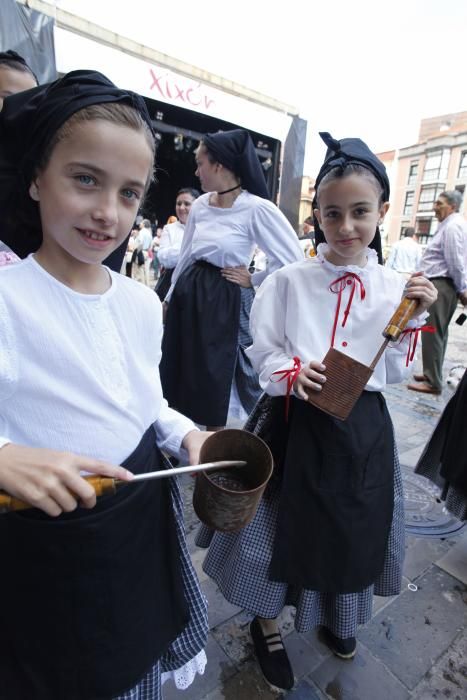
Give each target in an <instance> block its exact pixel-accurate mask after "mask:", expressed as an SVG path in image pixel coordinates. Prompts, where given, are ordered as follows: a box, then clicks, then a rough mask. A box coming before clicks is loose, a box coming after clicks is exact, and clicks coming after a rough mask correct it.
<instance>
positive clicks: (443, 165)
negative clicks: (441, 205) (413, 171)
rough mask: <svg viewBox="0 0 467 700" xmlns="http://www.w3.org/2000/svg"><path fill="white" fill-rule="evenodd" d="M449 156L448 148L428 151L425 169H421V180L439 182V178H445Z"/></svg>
mask: <svg viewBox="0 0 467 700" xmlns="http://www.w3.org/2000/svg"><path fill="white" fill-rule="evenodd" d="M450 157H451V152H450V150H449V148H444V149H442V150H441V149H440V150H438V151H431V153H428V155H427V158H426V161H425V170H424V171H423V181H424V182H436V181H438V182H439V181H440V180H446V178H447V176H448V167H449V159H450Z"/></svg>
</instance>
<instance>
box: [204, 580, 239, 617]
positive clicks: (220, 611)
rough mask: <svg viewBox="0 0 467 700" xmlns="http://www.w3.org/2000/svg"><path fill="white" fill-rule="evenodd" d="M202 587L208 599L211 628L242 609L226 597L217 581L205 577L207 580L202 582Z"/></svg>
mask: <svg viewBox="0 0 467 700" xmlns="http://www.w3.org/2000/svg"><path fill="white" fill-rule="evenodd" d="M201 588H202V590H203V592H204V594H205V596H206V597H207V599H208V616H209V627H210V629H212V628H213V627H217V626H218V625H220V624H221V623H222V622H225V621H226V620H229V619H230V618H231V617H233V616H234V615H237V614H238V613H239V612H240V611H241V608H239V607H238V605H232V604H231V603H229V602H228V600H226V599H225V598H224V596H223V595H222V593H221V592H220V590H219V589H218V587H217V585H216V583H215V582H214V581H212V580H211V579H210V578H207V577H205V580H204V581H203V582H202V583H201Z"/></svg>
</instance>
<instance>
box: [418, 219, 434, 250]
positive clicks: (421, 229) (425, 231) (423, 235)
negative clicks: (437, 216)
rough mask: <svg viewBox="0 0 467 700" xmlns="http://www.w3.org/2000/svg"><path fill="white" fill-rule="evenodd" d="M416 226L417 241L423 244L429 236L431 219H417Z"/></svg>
mask: <svg viewBox="0 0 467 700" xmlns="http://www.w3.org/2000/svg"><path fill="white" fill-rule="evenodd" d="M416 227H417V228H416V234H417V236H418V242H419V243H421V244H422V245H425V244H426V243H428V239H429V238H430V228H431V219H417V224H416Z"/></svg>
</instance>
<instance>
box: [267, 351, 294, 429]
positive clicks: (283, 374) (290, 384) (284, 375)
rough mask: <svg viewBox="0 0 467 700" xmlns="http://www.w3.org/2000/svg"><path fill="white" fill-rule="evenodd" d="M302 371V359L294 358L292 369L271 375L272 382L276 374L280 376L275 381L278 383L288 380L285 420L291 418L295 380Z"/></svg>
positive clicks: (280, 370) (278, 371) (281, 370)
mask: <svg viewBox="0 0 467 700" xmlns="http://www.w3.org/2000/svg"><path fill="white" fill-rule="evenodd" d="M301 369H302V363H301V360H300V358H299V357H294V358H293V367H291V368H290V369H279V370H277V372H273V373H272V374H271V382H273V381H274V380H273V379H272V378H273V376H274V375H275V374H277V375H280V376H278V377H277V379H276V380H275V381H276V382H281V381H282V380H283V379H287V392H286V395H285V420H287V419H288V417H289V404H290V393H291V391H292V387H293V385H294V384H295V380H296V379H297V377H298V375H299V374H300V370H301ZM274 383H275V382H274Z"/></svg>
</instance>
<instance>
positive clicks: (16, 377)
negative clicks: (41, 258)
mask: <svg viewBox="0 0 467 700" xmlns="http://www.w3.org/2000/svg"><path fill="white" fill-rule="evenodd" d="M108 272H109V274H110V275H111V279H112V286H111V287H110V289H109V290H108V291H107V292H105V293H104V294H96V295H91V294H80V293H78V292H75V291H73V290H72V289H69V288H68V287H66V286H65V285H63V284H62V283H61V282H59V281H58V280H56V279H55V278H54V277H52V276H51V275H49V274H48V273H47V272H46V271H45V270H44V269H43V268H42V267H41V266H40V265H39V264H38V263H37V262H36V261H35V259H34V257H33V256H29V257H28V258H27V259H26V260H24V261H22V262H19V263H17V264H16V265H11V266H7V267H3V268H0V347H1V353H0V446H2V445H4V444H5V443H7V442H14V443H17V444H21V445H26V446H29V447H46V448H50V449H55V450H66V451H71V452H74V453H77V454H81V455H84V456H88V457H94V458H96V459H103V460H106V461H109V462H111V463H113V464H121V463H122V462H123V460H124V459H125V458H126V457H128V455H129V454H131V452H132V451H133V450H134V449H135V448H136V446H137V445H138V443H139V441H140V439H141V437H142V435H143V434H144V432H145V430H146V429H147V428H148V427H149V426H150V425H151V424H154V427H155V430H156V436H157V443H158V445H159V446H160V447H161V449H164V450H166V451H168V452H170V453H172V454H178V453H179V450H180V443H181V441H182V440H183V438H184V436H185V435H186V434H187V433H188V432H189V431H190V430H193V429H194V427H195V426H194V424H193V423H192V422H191V421H190V420H189V419H188V418H185V417H184V416H181V415H180V414H179V413H177V412H176V411H173V410H172V409H170V408H169V407H168V406H167V402H166V401H165V399H163V397H162V389H161V384H160V378H159V370H158V365H159V362H160V358H161V349H160V346H161V338H162V312H161V304H160V302H159V299H158V297H157V295H156V294H154V292H153V291H152V290H151V289H148V288H147V287H145V286H144V285H142V284H138V283H137V282H135V281H134V280H131V279H129V278H127V277H124V276H122V275H119V274H117V273H115V272H112V271H111V270H108Z"/></svg>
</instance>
